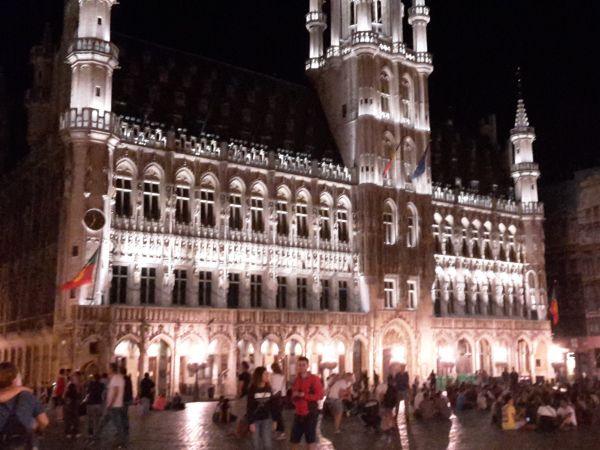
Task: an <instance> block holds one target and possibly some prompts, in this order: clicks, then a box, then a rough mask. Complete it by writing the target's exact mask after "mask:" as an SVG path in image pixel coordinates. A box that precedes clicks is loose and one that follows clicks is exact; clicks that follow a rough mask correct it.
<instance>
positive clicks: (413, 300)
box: [406, 280, 417, 309]
mask: <svg viewBox="0 0 600 450" xmlns="http://www.w3.org/2000/svg"><path fill="white" fill-rule="evenodd" d="M406 283H407V288H408V299H407V304H406V306H407V307H408V308H409V309H415V308H416V307H417V282H416V281H415V280H408V281H407V282H406Z"/></svg>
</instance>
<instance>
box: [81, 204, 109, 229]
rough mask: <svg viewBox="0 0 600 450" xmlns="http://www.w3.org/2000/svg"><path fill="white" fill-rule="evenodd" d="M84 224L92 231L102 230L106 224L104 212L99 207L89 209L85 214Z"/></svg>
mask: <svg viewBox="0 0 600 450" xmlns="http://www.w3.org/2000/svg"><path fill="white" fill-rule="evenodd" d="M83 224H84V225H85V226H86V227H87V228H88V229H90V230H92V231H99V230H101V229H102V228H104V225H105V224H106V219H105V218H104V213H103V212H102V211H100V210H99V209H88V210H87V211H86V213H85V215H84V216H83Z"/></svg>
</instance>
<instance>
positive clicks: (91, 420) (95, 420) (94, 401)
mask: <svg viewBox="0 0 600 450" xmlns="http://www.w3.org/2000/svg"><path fill="white" fill-rule="evenodd" d="M103 392H104V385H103V384H102V383H101V382H100V375H98V374H96V375H94V378H92V380H90V382H89V383H88V385H87V389H86V415H87V426H88V435H89V436H93V435H94V433H95V432H96V430H97V429H98V425H99V424H100V419H101V418H102V393H103Z"/></svg>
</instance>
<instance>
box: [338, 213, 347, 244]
mask: <svg viewBox="0 0 600 450" xmlns="http://www.w3.org/2000/svg"><path fill="white" fill-rule="evenodd" d="M337 227H338V240H339V241H340V242H348V237H349V235H348V211H346V210H345V209H339V210H338V212H337Z"/></svg>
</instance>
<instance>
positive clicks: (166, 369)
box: [147, 339, 173, 395]
mask: <svg viewBox="0 0 600 450" xmlns="http://www.w3.org/2000/svg"><path fill="white" fill-rule="evenodd" d="M147 353H148V372H149V373H150V377H151V378H152V379H153V380H154V383H156V392H158V393H159V394H165V395H169V394H170V393H171V371H172V364H173V362H172V351H171V347H169V344H167V343H166V342H165V341H164V340H162V339H159V340H157V341H154V342H152V343H151V344H150V346H149V347H148V352H147Z"/></svg>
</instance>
